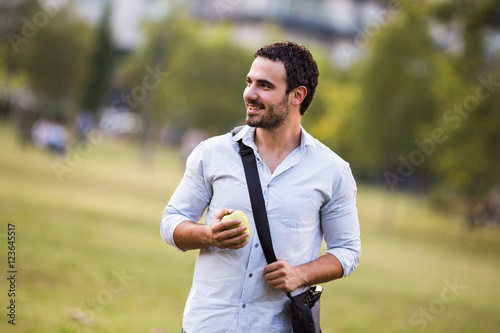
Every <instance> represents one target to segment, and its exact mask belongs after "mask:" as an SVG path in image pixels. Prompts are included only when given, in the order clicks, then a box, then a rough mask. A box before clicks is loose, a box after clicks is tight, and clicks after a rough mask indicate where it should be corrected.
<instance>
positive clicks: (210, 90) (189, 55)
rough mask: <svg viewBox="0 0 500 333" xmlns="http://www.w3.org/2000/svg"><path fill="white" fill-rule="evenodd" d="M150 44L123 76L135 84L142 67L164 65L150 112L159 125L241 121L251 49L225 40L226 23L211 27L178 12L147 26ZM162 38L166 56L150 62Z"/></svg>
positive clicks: (210, 126) (213, 127)
mask: <svg viewBox="0 0 500 333" xmlns="http://www.w3.org/2000/svg"><path fill="white" fill-rule="evenodd" d="M151 31H152V33H150V35H151V36H152V37H151V38H150V41H149V43H147V44H146V45H145V46H144V48H143V49H141V50H140V51H139V53H138V55H137V56H133V57H132V58H131V59H130V61H129V63H128V65H127V66H126V68H127V70H126V71H125V77H126V80H127V81H128V82H129V83H128V85H129V87H131V86H132V85H131V83H135V84H139V83H140V81H141V80H142V79H143V78H142V77H141V75H142V76H143V75H144V68H146V66H150V67H153V68H156V66H159V67H158V68H162V69H164V71H165V72H166V73H167V74H166V75H167V76H166V78H165V79H164V80H163V81H162V82H161V84H160V85H159V87H158V88H157V89H158V91H157V92H156V91H155V93H157V98H156V102H155V104H154V111H155V113H156V115H157V117H158V119H159V120H160V121H161V123H162V124H165V123H169V124H172V125H174V126H177V127H178V128H180V129H186V128H189V127H198V128H203V129H206V130H209V131H212V132H221V131H226V130H227V129H228V128H230V127H231V126H232V125H234V124H237V123H240V122H242V119H243V110H244V109H243V101H242V92H243V87H244V77H245V74H246V71H248V66H249V63H250V61H251V60H252V57H251V54H249V53H248V52H246V51H243V50H242V49H241V48H239V47H237V46H234V45H232V44H231V43H230V42H229V30H228V29H227V27H226V26H217V27H211V26H208V25H206V24H205V25H204V24H202V23H200V22H196V21H193V20H192V19H189V18H187V17H184V16H182V15H179V16H177V17H175V18H172V17H170V18H167V20H166V21H165V22H162V23H161V24H160V25H159V26H158V27H153V28H151ZM158 43H166V47H165V50H166V51H165V57H164V60H162V61H161V62H160V63H159V64H158V63H157V62H155V61H153V62H152V61H151V59H153V58H152V54H153V52H154V48H155V45H157V44H158Z"/></svg>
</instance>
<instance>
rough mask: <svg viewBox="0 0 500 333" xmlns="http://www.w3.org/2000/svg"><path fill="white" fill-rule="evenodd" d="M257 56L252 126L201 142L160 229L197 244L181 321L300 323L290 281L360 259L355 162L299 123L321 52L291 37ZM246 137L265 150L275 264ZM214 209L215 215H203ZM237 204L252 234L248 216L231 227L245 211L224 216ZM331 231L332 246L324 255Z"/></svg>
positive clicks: (250, 77)
mask: <svg viewBox="0 0 500 333" xmlns="http://www.w3.org/2000/svg"><path fill="white" fill-rule="evenodd" d="M254 58H255V59H254V61H253V64H252V66H251V67H250V71H249V72H248V74H247V76H246V88H245V90H244V93H243V97H244V102H245V107H246V124H247V126H245V127H244V128H243V129H242V130H241V131H240V132H239V133H238V134H237V135H235V136H234V137H233V136H232V135H231V134H229V133H228V134H225V135H221V136H217V137H213V138H210V139H207V140H205V141H203V142H202V143H201V144H200V145H198V146H197V147H196V149H195V150H194V151H193V152H192V153H191V155H190V156H189V158H188V160H187V162H186V171H185V174H184V177H183V179H182V181H181V182H180V184H179V186H178V187H177V189H176V190H175V192H174V194H173V195H172V197H171V199H170V201H169V203H168V205H167V206H166V208H165V211H164V213H163V218H162V223H161V235H162V238H163V239H164V240H165V241H166V242H167V243H168V244H170V245H172V246H174V247H176V248H178V249H179V250H181V251H185V250H192V249H200V252H199V255H198V259H197V261H196V267H195V271H194V278H193V284H192V287H191V291H190V293H189V297H188V299H187V303H186V306H185V309H184V318H183V329H182V331H183V332H187V333H200V332H210V333H222V332H224V333H226V332H245V333H249V332H250V333H251V332H255V333H272V332H280V333H283V332H291V331H292V327H291V308H290V300H289V299H288V298H287V296H286V295H285V293H284V292H285V291H286V292H291V293H292V295H296V294H299V293H301V292H302V291H304V290H306V289H307V287H308V286H311V285H314V284H318V283H324V282H327V281H331V280H334V279H338V278H341V277H345V276H347V275H349V274H351V273H352V271H353V270H354V269H355V268H356V267H357V266H358V263H359V256H360V247H361V241H360V231H359V222H358V215H357V210H356V184H355V181H354V178H353V176H352V174H351V170H350V167H349V164H348V163H346V162H345V161H344V160H342V159H341V158H340V157H339V156H337V155H336V154H335V153H333V152H332V151H331V150H330V149H328V148H327V147H326V146H324V145H323V144H322V143H320V142H319V141H318V140H316V139H314V138H313V137H312V136H311V135H310V134H308V133H307V132H306V131H305V130H304V129H303V128H302V126H301V120H302V116H303V114H304V113H305V112H306V110H307V108H308V107H309V104H310V103H311V101H312V99H313V96H314V92H315V89H316V86H317V83H318V75H319V72H318V68H317V66H316V62H315V61H314V59H313V57H312V55H311V53H310V52H309V51H308V50H307V49H306V48H305V47H303V46H300V45H298V44H296V43H293V42H282V43H275V44H271V45H267V46H264V47H262V48H260V49H259V50H258V51H257V52H256V53H255V54H254ZM209 88H210V87H207V89H209ZM221 98H224V96H221ZM241 138H242V139H243V143H245V144H246V145H247V146H249V147H251V148H252V149H253V151H254V153H255V155H256V158H257V165H258V172H259V176H260V181H261V185H262V191H263V195H264V200H265V205H266V210H267V215H268V219H269V227H270V231H271V236H272V240H273V246H274V251H275V253H276V256H277V257H278V261H277V262H274V263H272V264H270V265H268V264H267V262H266V259H265V257H264V253H263V251H262V248H261V245H260V242H259V238H258V236H257V233H256V229H255V222H254V218H253V215H252V208H251V204H250V200H249V194H248V190H247V184H246V180H245V175H244V171H243V166H242V161H241V158H240V155H239V154H238V151H239V148H238V143H237V141H238V140H239V139H241ZM206 208H208V210H207V211H206V220H205V221H203V223H200V224H198V223H196V222H197V221H199V220H200V219H201V218H202V216H203V214H204V212H205V209H206ZM231 210H242V211H243V212H244V213H245V214H246V215H247V216H248V218H249V220H250V226H251V230H252V233H251V237H250V238H249V240H247V241H243V240H244V239H245V238H246V237H247V236H248V234H247V232H246V231H247V230H246V228H245V227H244V226H240V227H237V228H234V229H231V230H226V228H228V227H231V226H236V225H238V224H239V221H238V220H230V221H225V222H221V219H222V217H223V216H224V215H226V214H228V212H230V211H231ZM241 233H242V234H241ZM240 234H241V235H240ZM322 237H324V239H325V243H326V251H325V253H323V254H322V255H320V256H319V257H318V255H319V252H320V248H321V244H322ZM242 241H243V242H242ZM166 269H167V268H166ZM168 269H175V268H172V267H170V268H168ZM332 297H333V298H335V295H332Z"/></svg>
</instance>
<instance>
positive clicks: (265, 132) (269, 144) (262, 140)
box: [255, 122, 301, 157]
mask: <svg viewBox="0 0 500 333" xmlns="http://www.w3.org/2000/svg"><path fill="white" fill-rule="evenodd" d="M300 137H301V128H300V122H295V123H293V124H287V123H286V122H285V123H284V124H283V125H282V126H280V127H278V128H275V129H265V128H257V129H256V130H255V145H256V146H257V149H258V151H259V153H260V152H264V151H265V152H267V153H270V154H272V155H274V156H276V157H279V156H281V155H283V154H286V155H288V154H289V153H290V152H292V151H293V150H294V149H295V148H297V147H298V146H300Z"/></svg>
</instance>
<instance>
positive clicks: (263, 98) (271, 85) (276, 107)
mask: <svg viewBox="0 0 500 333" xmlns="http://www.w3.org/2000/svg"><path fill="white" fill-rule="evenodd" d="M246 82H247V87H246V88H245V91H244V92H243V99H244V100H245V106H246V110H247V118H246V123H247V125H250V126H253V127H261V128H265V129H275V128H278V127H279V126H280V125H282V124H283V122H284V121H285V119H286V118H287V116H288V113H289V112H290V107H289V106H290V105H289V98H288V97H289V94H285V93H286V86H287V85H286V70H285V66H284V65H283V63H282V62H279V61H272V60H269V59H267V58H262V57H257V58H256V59H255V60H254V62H253V64H252V67H250V71H249V72H248V75H247V77H246Z"/></svg>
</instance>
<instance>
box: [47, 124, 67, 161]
mask: <svg viewBox="0 0 500 333" xmlns="http://www.w3.org/2000/svg"><path fill="white" fill-rule="evenodd" d="M67 140H68V133H67V132H66V129H65V128H64V126H63V125H62V123H61V122H60V121H59V120H55V121H53V122H51V125H50V128H49V132H48V137H47V149H48V150H49V151H50V152H52V153H54V154H57V155H64V154H65V153H66V143H67Z"/></svg>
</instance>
